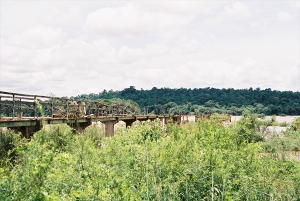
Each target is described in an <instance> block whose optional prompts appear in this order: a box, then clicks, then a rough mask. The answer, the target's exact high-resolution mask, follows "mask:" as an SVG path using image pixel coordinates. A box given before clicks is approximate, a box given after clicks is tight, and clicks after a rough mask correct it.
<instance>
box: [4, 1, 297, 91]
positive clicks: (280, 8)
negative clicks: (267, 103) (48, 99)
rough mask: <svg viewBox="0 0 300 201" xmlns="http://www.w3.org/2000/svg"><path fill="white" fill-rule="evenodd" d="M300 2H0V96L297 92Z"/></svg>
mask: <svg viewBox="0 0 300 201" xmlns="http://www.w3.org/2000/svg"><path fill="white" fill-rule="evenodd" d="M299 2H300V1H299V0H295V1H286V0H282V1H271V0H263V1H250V0H249V1H217V0H215V1H201V0H199V1H171V0H169V1H78V0H77V1H54V0H53V1H26V0H24V1H13V0H11V1H6V0H1V27H0V28H1V29H0V32H1V44H0V45H1V67H0V90H1V91H10V92H18V93H30V94H40V95H48V94H50V93H52V94H55V95H56V96H75V95H79V94H89V93H99V92H102V91H103V89H106V90H109V89H113V90H122V89H124V88H127V87H129V86H135V87H136V88H137V89H141V88H143V89H151V88H152V87H158V88H160V87H170V88H180V87H184V88H203V87H215V88H236V89H241V88H250V87H253V88H257V87H260V88H261V89H265V88H271V89H274V90H291V91H300V41H299V38H300V31H299V30H300V15H299V13H300V5H299Z"/></svg>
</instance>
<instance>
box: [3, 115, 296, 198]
mask: <svg viewBox="0 0 300 201" xmlns="http://www.w3.org/2000/svg"><path fill="white" fill-rule="evenodd" d="M251 121H252V120H251V119H246V121H242V122H243V123H242V124H239V125H236V126H233V127H231V126H223V125H222V124H221V123H220V121H219V119H218V118H214V119H212V120H199V121H198V122H196V123H191V124H184V125H183V126H179V125H177V124H172V123H169V124H168V129H167V131H166V128H165V127H163V126H162V125H161V122H159V121H154V122H143V123H139V124H136V125H134V126H132V127H130V128H122V129H118V130H117V132H116V135H115V136H114V137H112V138H105V137H103V136H104V135H103V130H99V129H98V128H97V127H90V128H89V129H87V130H86V131H85V132H83V133H82V134H78V135H74V134H72V131H71V129H70V128H68V127H63V126H58V127H53V128H50V129H44V130H42V131H40V132H38V133H36V134H35V135H34V138H33V139H32V140H31V141H30V142H29V143H27V144H26V145H25V147H24V148H22V150H21V151H20V157H21V158H20V161H19V163H18V165H16V166H14V167H12V168H8V167H6V166H5V167H3V168H0V200H254V201H255V200H257V201H258V200H297V199H298V200H299V199H300V196H299V195H300V194H299V192H300V182H299V177H300V164H299V162H295V161H288V160H286V159H284V158H281V157H277V158H275V157H270V156H269V154H268V153H265V152H264V149H263V148H264V147H263V145H262V143H254V140H243V142H242V143H240V144H238V143H237V137H239V135H238V133H237V132H238V131H241V130H239V126H240V127H242V128H246V129H249V130H251V129H252V130H253V125H252V126H251V125H249V124H251ZM254 128H255V127H254ZM252 130H251V131H252ZM239 134H240V133H239ZM291 135H293V136H294V135H295V136H296V134H295V133H294V134H291ZM246 139H247V138H246ZM274 153H276V152H274Z"/></svg>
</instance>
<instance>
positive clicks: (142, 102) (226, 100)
mask: <svg viewBox="0 0 300 201" xmlns="http://www.w3.org/2000/svg"><path fill="white" fill-rule="evenodd" d="M74 98H77V99H86V100H100V99H102V100H103V99H123V100H131V101H134V102H136V103H137V104H138V105H139V107H140V109H141V111H142V112H145V113H155V114H163V113H169V114H212V113H226V114H231V115H241V114H242V112H243V111H244V110H245V109H246V108H252V109H253V110H254V112H255V113H260V114H265V115H300V92H292V91H277V90H272V89H270V88H268V89H263V90H262V89H260V88H256V89H253V88H249V89H233V88H228V89H225V88H223V89H217V88H210V87H207V88H194V89H191V88H177V89H171V88H157V87H153V88H152V89H151V90H144V89H140V90H138V89H136V88H135V87H134V86H130V87H129V88H125V89H123V90H121V91H114V90H109V91H107V90H103V91H102V92H100V93H98V94H94V93H91V94H81V95H78V96H76V97H74Z"/></svg>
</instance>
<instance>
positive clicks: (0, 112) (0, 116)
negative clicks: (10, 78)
mask: <svg viewBox="0 0 300 201" xmlns="http://www.w3.org/2000/svg"><path fill="white" fill-rule="evenodd" d="M1 118H2V103H1V96H0V119H1Z"/></svg>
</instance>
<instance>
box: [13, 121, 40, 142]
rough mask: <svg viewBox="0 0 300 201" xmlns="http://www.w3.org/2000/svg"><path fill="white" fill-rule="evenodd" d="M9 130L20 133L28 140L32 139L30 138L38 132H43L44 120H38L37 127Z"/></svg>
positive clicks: (21, 127)
mask: <svg viewBox="0 0 300 201" xmlns="http://www.w3.org/2000/svg"><path fill="white" fill-rule="evenodd" d="M8 128H9V129H11V130H13V131H15V132H17V133H18V132H20V133H22V135H23V136H24V137H26V138H27V139H30V137H31V136H32V135H33V134H34V133H35V132H37V131H39V130H41V129H42V128H43V121H42V120H36V125H35V126H18V127H8Z"/></svg>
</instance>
